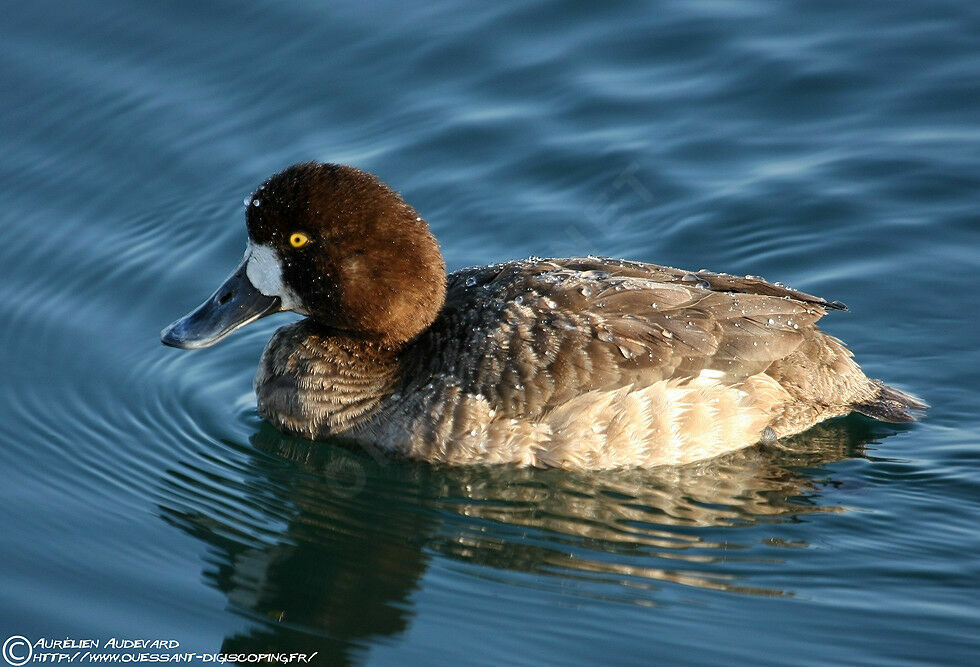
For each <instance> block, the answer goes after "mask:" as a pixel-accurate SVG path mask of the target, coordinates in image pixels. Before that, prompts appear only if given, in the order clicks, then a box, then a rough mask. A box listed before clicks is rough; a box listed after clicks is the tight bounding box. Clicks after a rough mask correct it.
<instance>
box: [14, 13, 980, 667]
mask: <svg viewBox="0 0 980 667" xmlns="http://www.w3.org/2000/svg"><path fill="white" fill-rule="evenodd" d="M417 4H418V6H412V5H410V4H409V5H406V4H404V3H391V4H384V3H381V4H365V3H350V4H340V5H337V6H327V5H326V4H324V3H319V2H305V3H301V2H290V3H249V4H243V3H232V2H214V3H200V2H184V3H182V2H168V3H150V4H145V3H144V4H140V5H135V4H133V3H128V2H114V1H112V0H98V1H96V2H88V3H61V2H34V3H18V4H16V5H10V6H7V7H6V8H5V10H4V19H3V21H2V22H0V83H2V89H3V96H2V98H0V155H2V156H3V158H2V160H0V183H2V188H0V218H2V220H0V313H2V318H3V319H2V321H3V322H4V326H3V327H2V332H0V336H2V339H0V369H2V371H3V375H4V383H3V385H2V395H0V399H2V400H0V442H2V447H0V504H2V506H3V511H2V513H0V531H2V534H3V539H2V540H0V562H2V563H3V567H2V568H0V590H2V591H3V593H2V596H0V599H2V600H3V602H2V606H0V634H2V635H3V637H4V638H5V637H7V636H8V635H12V634H19V635H23V636H25V637H28V638H31V639H37V638H42V637H45V638H48V639H52V638H54V639H57V638H65V637H72V638H76V639H84V638H101V639H102V640H105V639H107V638H110V637H129V638H146V639H154V638H165V639H176V640H178V641H180V642H181V647H182V649H186V650H190V651H201V652H212V651H219V650H225V651H241V652H252V651H254V652H258V651H269V650H277V651H285V652H302V651H307V652H310V651H318V652H319V653H318V658H317V660H319V661H320V662H319V664H335V663H347V662H350V663H369V664H404V663H409V664H411V663H425V664H428V663H431V662H434V661H436V662H445V663H461V662H476V663H482V664H501V663H504V664H510V663H523V664H528V663H534V664H537V663H558V662H561V663H578V664H593V663H595V662H600V661H602V662H609V661H614V662H629V663H644V664H649V663H652V662H657V663H687V662H696V663H715V664H726V665H727V664H732V663H735V664H779V663H786V662H792V663H802V664H817V663H819V664H827V663H845V664H885V663H889V664H892V663H950V664H954V663H960V664H962V663H964V662H969V661H971V658H972V660H973V661H975V660H976V657H977V653H978V649H980V641H978V632H980V613H978V608H977V602H976V599H977V589H978V584H980V572H978V570H980V563H978V560H977V557H976V554H977V552H978V551H980V538H978V530H977V525H978V523H977V519H978V507H980V449H978V443H980V417H978V416H977V410H976V406H977V402H978V398H980V390H978V389H980V352H978V349H980V335H978V334H977V327H976V317H977V315H976V313H977V312H978V309H980V296H978V294H980V290H978V289H977V275H978V268H980V253H978V248H980V217H978V213H977V210H978V197H977V192H978V191H980V127H978V124H977V118H978V116H977V109H978V108H980V60H978V55H977V54H978V53H980V9H978V8H977V5H976V3H969V2H923V3H908V4H906V3H891V2H887V3H885V2H882V3H878V2H874V3H837V2H826V1H821V2H805V3H789V4H787V3H777V2H763V1H757V2H749V1H746V2H736V1H732V2H711V1H708V0H704V1H700V2H696V1H687V2H668V3H659V4H656V5H648V6H646V7H640V6H637V5H633V4H627V3H576V4H569V3H557V2H551V3H542V2H536V3H533V4H529V3H524V2H497V3H487V4H484V5H480V4H477V5H472V4H464V3H458V2H437V3H431V2H430V3H417ZM308 159H320V160H331V161H338V162H348V163H352V164H355V165H358V166H360V167H362V168H364V169H367V170H370V171H373V172H376V173H378V174H379V175H380V176H381V177H382V178H383V179H384V180H386V181H387V182H389V183H391V184H392V185H393V186H394V187H396V188H397V189H398V190H400V191H401V192H402V193H403V194H404V195H405V197H406V198H407V199H408V200H409V201H410V202H411V203H412V204H413V205H414V206H415V207H416V208H417V209H418V210H419V211H420V212H421V213H422V214H423V215H424V216H425V217H426V218H427V219H428V220H429V221H430V222H431V225H432V227H433V229H434V231H435V233H436V235H437V236H438V237H439V239H440V241H441V243H442V246H443V250H444V253H445V255H446V258H447V262H448V263H449V265H450V266H451V267H453V268H459V267H463V266H467V265H470V264H478V263H479V264H482V263H486V262H489V261H499V260H504V259H510V258H519V257H525V256H528V255H572V254H579V255H582V254H588V253H596V254H602V255H614V256H624V257H629V258H632V259H638V260H646V261H653V262H659V263H665V264H671V265H674V266H681V267H684V268H687V269H692V270H696V269H698V268H701V267H707V268H709V269H713V270H719V271H729V272H734V273H752V274H760V275H763V276H765V277H767V278H769V279H771V280H779V281H782V282H785V283H787V284H789V285H792V286H794V287H797V288H799V289H803V290H806V291H808V292H812V293H815V294H819V295H822V296H825V297H827V298H830V299H840V300H842V301H844V302H845V303H847V304H848V305H849V306H850V308H851V312H850V313H832V314H831V315H829V316H828V317H827V318H826V320H825V321H824V323H825V328H826V329H827V330H828V331H830V332H831V333H833V334H835V335H838V336H840V337H842V338H843V339H844V340H846V341H847V342H848V343H849V344H850V346H851V347H852V349H853V350H854V351H855V353H856V355H857V358H858V360H859V361H860V362H861V363H862V365H863V366H864V368H865V369H866V370H867V371H868V373H869V374H870V375H872V376H874V377H882V378H886V379H887V380H888V381H889V382H891V383H894V384H896V385H897V386H899V387H901V388H903V389H906V390H909V391H913V392H915V393H917V394H920V395H922V396H924V397H925V398H926V399H927V400H928V401H929V402H930V403H931V404H932V405H933V408H932V410H931V411H930V413H929V416H928V419H927V420H926V421H925V422H922V423H920V424H916V425H914V426H911V427H898V426H891V425H886V424H879V423H876V422H872V421H870V420H867V419H864V418H862V417H857V416H854V417H849V418H846V419H841V420H837V421H834V422H831V423H828V424H826V425H825V426H823V427H820V428H818V429H815V430H813V431H811V432H809V433H807V434H805V435H803V436H800V437H798V438H795V439H793V440H792V441H790V442H788V443H781V444H778V445H772V446H766V447H761V446H760V447H756V448H752V449H749V450H746V451H743V452H739V453H737V454H734V455H731V456H728V457H726V458H723V459H719V460H716V461H710V462H706V463H703V464H700V465H695V466H688V467H685V468H680V469H661V470H650V471H632V472H620V473H602V474H569V473H564V472H558V471H539V470H516V469H511V468H503V469H500V468H494V469H452V468H443V467H432V466H426V465H418V464H407V463H401V462H395V461H389V460H385V459H383V458H379V459H376V458H375V457H373V456H372V455H371V454H370V453H365V452H362V451H356V450H350V449H345V448H343V447H339V446H337V445H333V444H323V445H319V446H311V445H309V444H308V443H305V442H303V441H298V440H295V439H290V438H286V437H283V436H282V435H280V434H279V433H277V432H276V431H275V430H273V429H272V428H271V427H269V426H268V425H265V424H263V423H262V422H261V420H260V419H259V418H258V417H257V415H256V413H255V404H254V395H253V394H252V391H251V379H252V375H253V373H254V370H255V367H256V363H257V360H258V356H259V354H260V352H261V350H262V347H263V345H264V343H265V341H266V340H267V339H268V337H269V336H270V334H271V332H272V331H273V330H274V329H275V328H276V327H278V326H281V325H282V324H283V323H285V322H288V321H290V319H291V317H290V316H285V315H284V316H277V317H275V318H270V319H268V320H264V321H263V322H261V323H259V324H257V325H253V326H251V327H249V328H248V329H245V330H243V331H242V332H240V333H239V334H236V335H235V336H234V337H232V338H230V339H229V340H227V341H225V342H223V343H222V344H221V345H219V346H218V347H215V348H213V349H209V350H206V351H201V352H196V353H186V352H179V351H176V350H171V349H165V348H163V347H162V346H161V345H160V344H159V342H158V332H159V330H160V329H161V327H162V326H164V325H165V324H167V323H168V322H170V321H171V320H173V319H174V318H175V317H177V316H178V315H181V314H183V313H184V312H186V311H187V310H188V309H189V308H191V307H192V306H194V305H196V304H197V303H198V302H199V301H200V300H201V299H202V298H203V297H204V296H206V295H207V294H208V293H210V291H211V290H212V289H213V288H214V287H215V286H216V285H217V284H218V281H219V280H220V279H221V278H223V277H224V275H226V273H227V272H228V271H229V270H230V269H231V268H232V267H233V266H234V264H235V263H236V262H237V261H238V260H239V259H240V256H241V252H242V248H243V245H244V231H243V224H242V220H243V217H242V214H243V211H242V204H241V202H242V199H243V197H244V196H246V195H247V194H248V193H250V192H251V190H252V189H253V188H254V187H255V186H256V185H257V184H258V183H259V182H261V181H262V180H263V179H264V178H265V177H266V176H268V175H269V174H271V173H273V172H274V171H276V170H278V169H281V168H282V167H284V166H286V165H288V164H290V163H292V162H295V161H300V160H308Z"/></svg>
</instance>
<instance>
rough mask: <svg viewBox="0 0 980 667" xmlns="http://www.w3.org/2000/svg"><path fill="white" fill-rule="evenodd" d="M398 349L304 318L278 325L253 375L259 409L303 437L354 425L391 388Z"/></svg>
mask: <svg viewBox="0 0 980 667" xmlns="http://www.w3.org/2000/svg"><path fill="white" fill-rule="evenodd" d="M397 357H398V349H397V348H394V347H390V346H386V345H382V344H379V343H377V342H374V341H371V340H364V339H360V338H356V337H353V336H350V335H346V334H344V333H343V332H340V331H337V330H336V329H331V328H328V327H324V326H323V325H320V324H317V323H316V322H314V321H313V320H310V319H306V320H302V321H300V322H297V323H296V324H292V325H289V326H286V327H283V328H281V329H279V330H278V331H277V332H276V334H275V335H274V336H273V338H272V340H270V341H269V344H268V345H267V346H266V349H265V352H264V353H263V355H262V361H261V362H260V364H259V371H258V374H257V375H256V377H255V391H256V394H257V397H258V406H259V414H260V415H261V416H262V417H263V418H265V419H266V420H268V421H270V422H271V423H273V424H275V425H277V426H279V427H280V428H283V429H284V430H286V431H289V432H292V433H295V434H297V435H302V436H304V437H308V438H321V437H326V436H342V435H345V434H348V433H350V432H351V431H353V430H356V429H357V427H358V426H360V425H362V424H363V423H364V422H366V421H367V420H368V419H370V418H371V417H372V416H373V415H374V414H375V413H376V412H377V411H378V409H379V408H380V406H381V403H382V401H383V400H384V398H385V397H386V396H388V395H389V394H391V393H392V392H393V391H394V387H395V386H396V385H397V384H398V381H399V377H400V373H399V364H398V360H397Z"/></svg>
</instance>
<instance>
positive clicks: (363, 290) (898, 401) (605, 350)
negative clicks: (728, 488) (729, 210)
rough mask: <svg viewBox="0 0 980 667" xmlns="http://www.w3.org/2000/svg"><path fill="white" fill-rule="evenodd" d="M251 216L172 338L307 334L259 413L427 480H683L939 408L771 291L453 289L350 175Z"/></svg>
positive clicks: (645, 268) (546, 276)
mask: <svg viewBox="0 0 980 667" xmlns="http://www.w3.org/2000/svg"><path fill="white" fill-rule="evenodd" d="M250 204H251V205H250V206H248V213H247V216H246V217H247V223H248V236H249V239H248V249H247V250H246V253H245V258H244V259H243V260H242V263H241V265H240V266H239V267H238V269H237V270H236V271H235V272H234V273H233V274H232V275H231V277H229V278H228V280H227V281H226V282H225V283H224V284H223V285H222V286H221V287H220V288H218V290H217V291H216V292H215V293H214V294H213V295H212V296H211V297H210V298H209V299H208V300H207V301H205V302H204V303H203V304H202V305H201V306H200V307H198V309H197V310H195V311H194V312H192V313H190V314H189V315H187V316H185V317H183V318H182V319H180V320H178V321H177V322H174V323H173V324H172V325H170V326H169V327H168V328H167V329H166V330H164V332H163V334H162V339H163V342H164V343H166V344H167V345H172V346H174V347H182V348H197V347H206V346H209V345H212V344H214V343H216V342H217V341H219V340H220V339H222V338H224V337H225V336H226V335H228V334H229V333H231V332H232V331H234V330H235V329H237V328H239V327H242V326H244V325H246V324H248V323H250V322H254V321H255V320H257V319H259V318H261V317H264V316H266V315H269V314H271V313H275V312H279V311H283V310H292V311H294V312H297V313H299V314H301V315H305V316H306V318H305V319H303V320H301V321H299V322H296V323H294V324H291V325H288V326H285V327H282V328H281V329H279V330H278V331H277V332H276V333H275V335H274V336H273V337H272V340H271V341H269V344H268V346H267V347H266V349H265V352H264V354H263V355H262V360H261V362H260V363H259V370H258V374H257V375H256V378H255V390H256V393H257V396H258V410H259V414H260V415H261V416H262V417H263V418H265V419H266V420H268V421H269V422H271V423H272V424H274V425H276V426H277V427H279V428H280V429H282V430H284V431H288V432H289V433H293V434H297V435H300V436H303V437H306V438H311V439H321V438H327V437H343V438H348V439H352V440H355V441H359V442H361V443H365V444H370V445H375V446H381V447H383V448H385V449H387V450H390V451H393V452H396V453H399V454H402V455H405V456H408V457H412V458H416V459H424V460H427V461H440V462H448V463H459V464H464V463H518V464H523V465H534V466H555V467H562V468H593V469H598V468H613V467H620V466H654V465H662V464H683V463H687V462H690V461H696V460H698V459H704V458H707V457H711V456H715V455H718V454H721V453H724V452H727V451H731V450H734V449H738V448H741V447H745V446H747V445H751V444H753V443H756V442H759V441H760V440H767V439H773V438H781V437H784V436H788V435H792V434H794V433H799V432H801V431H803V430H805V429H807V428H809V427H810V426H812V425H814V424H816V423H817V422H819V421H822V420H824V419H828V418H830V417H835V416H838V415H843V414H847V413H849V412H851V411H858V412H862V413H864V414H866V415H870V416H872V417H875V418H878V419H883V420H888V421H897V422H904V421H912V420H913V419H915V418H916V416H917V413H918V411H920V410H922V409H923V408H925V407H926V406H925V404H923V403H922V402H920V401H919V400H917V399H916V398H914V397H912V396H909V395H908V394H905V393H903V392H900V391H898V390H896V389H893V388H891V387H889V386H887V385H885V384H883V383H881V382H880V381H878V380H871V379H869V378H867V377H866V376H865V375H864V373H862V372H861V369H860V368H859V367H858V365H857V364H855V363H854V361H852V359H851V353H850V352H849V351H848V350H847V349H846V348H845V347H844V345H843V343H841V341H839V340H837V339H836V338H833V337H831V336H828V335H827V334H824V333H822V332H821V331H820V330H819V329H817V327H816V321H817V320H818V319H820V317H822V316H823V315H824V314H825V313H826V312H827V310H829V309H843V308H844V306H843V305H842V304H839V303H836V302H835V303H828V302H827V301H824V300H823V299H820V298H818V297H815V296H811V295H809V294H804V293H803V292H798V291H796V290H792V289H789V288H786V287H782V286H779V285H773V284H770V283H767V282H765V281H764V280H762V279H759V278H750V277H745V278H739V277H734V276H729V275H725V274H717V273H712V272H708V271H704V270H702V271H698V272H697V273H691V272H686V271H680V270H677V269H672V268H669V267H663V266H657V265H653V264H643V263H639V262H625V261H618V260H610V259H599V258H594V257H590V258H586V259H552V260H537V259H529V260H523V261H519V262H508V263H505V264H498V265H495V266H488V267H479V268H470V269H463V270H461V271H456V272H455V273H452V274H450V275H449V276H448V278H447V276H446V273H445V264H444V262H443V259H442V256H441V255H440V253H439V247H438V244H437V243H436V240H435V239H434V238H433V236H432V234H431V233H430V232H429V229H428V226H427V225H426V223H425V221H423V220H422V218H421V217H419V215H418V214H417V213H416V212H415V210H413V209H412V207H410V206H409V205H408V204H406V203H405V202H404V201H403V200H402V199H401V198H400V197H399V196H398V194H397V193H395V192H394V191H392V190H391V189H390V188H388V187H387V186H386V185H384V184H383V183H381V182H380V181H379V180H378V179H377V178H375V177H374V176H372V175H370V174H367V173H365V172H362V171H359V170H357V169H354V168H352V167H347V166H341V165H333V164H317V163H308V164H299V165H295V166H292V167H289V168H288V169H286V170H285V171H283V172H282V173H279V174H276V175H275V176H273V177H272V178H270V179H269V180H267V181H266V182H265V183H264V184H263V185H262V186H261V187H260V188H259V189H258V190H257V191H256V193H255V194H254V195H253V196H252V199H251V201H250Z"/></svg>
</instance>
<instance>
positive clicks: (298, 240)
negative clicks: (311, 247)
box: [289, 232, 310, 248]
mask: <svg viewBox="0 0 980 667" xmlns="http://www.w3.org/2000/svg"><path fill="white" fill-rule="evenodd" d="M309 240H310V237H309V236H307V235H306V234H303V233H302V232H295V233H293V234H292V235H291V236H290V237H289V245H291V246H293V247H294V248H302V247H303V246H305V245H306V244H307V243H308V242H309Z"/></svg>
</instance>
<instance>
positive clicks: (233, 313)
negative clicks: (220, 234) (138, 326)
mask: <svg viewBox="0 0 980 667" xmlns="http://www.w3.org/2000/svg"><path fill="white" fill-rule="evenodd" d="M247 265H248V257H246V258H245V260H244V261H242V263H241V264H240V265H239V266H238V268H237V269H235V272H234V273H232V274H231V275H230V276H229V277H228V279H227V280H225V282H224V283H223V284H222V285H221V287H219V288H218V289H217V290H215V292H214V294H212V295H211V296H209V297H208V299H207V301H205V302H204V303H202V304H201V305H200V306H198V307H197V308H196V309H195V310H194V311H192V312H190V313H188V314H187V315H184V316H183V317H182V318H180V319H179V320H177V321H176V322H174V323H173V324H171V325H170V326H168V327H167V328H166V329H164V330H163V331H161V332H160V340H161V341H163V344H164V345H170V346H171V347H179V348H182V349H185V350H194V349H198V348H201V347H210V346H211V345H214V344H215V343H217V342H218V341H219V340H221V339H222V338H224V337H225V336H227V335H228V334H230V333H231V332H232V331H235V330H236V329H240V328H242V327H243V326H245V325H246V324H250V323H252V322H254V321H255V320H258V319H261V318H263V317H265V316H266V315H272V314H273V313H278V312H280V311H281V310H282V301H281V300H280V299H279V297H277V296H266V295H265V294H262V292H260V291H259V290H258V289H256V288H255V286H254V285H253V284H252V281H250V280H249V279H248V275H246V272H245V270H246V267H247Z"/></svg>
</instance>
